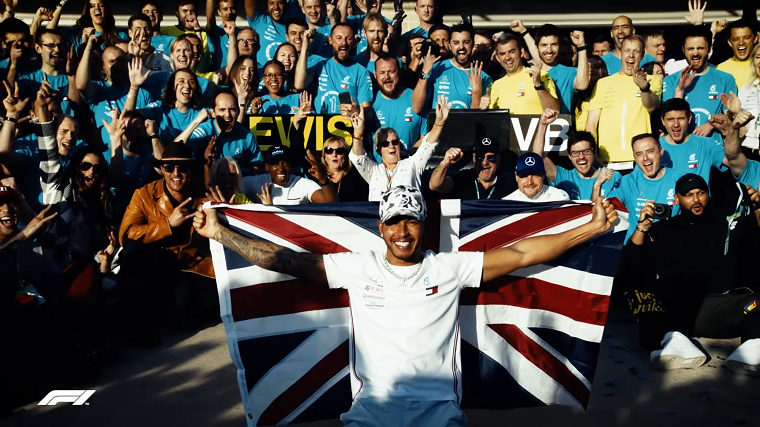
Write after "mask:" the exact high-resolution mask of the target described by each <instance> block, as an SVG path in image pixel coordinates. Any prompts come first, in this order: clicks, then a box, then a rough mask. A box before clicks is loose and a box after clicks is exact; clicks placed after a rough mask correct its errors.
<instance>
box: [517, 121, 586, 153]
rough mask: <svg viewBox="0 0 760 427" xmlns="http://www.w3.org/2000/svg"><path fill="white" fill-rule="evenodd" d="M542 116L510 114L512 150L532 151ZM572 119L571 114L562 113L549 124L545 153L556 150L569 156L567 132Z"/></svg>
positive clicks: (518, 151) (519, 151) (520, 151)
mask: <svg viewBox="0 0 760 427" xmlns="http://www.w3.org/2000/svg"><path fill="white" fill-rule="evenodd" d="M540 118H541V116H537V115H532V114H531V115H527V114H511V115H510V118H509V119H510V124H511V126H510V129H511V132H510V135H509V148H510V150H512V151H514V152H515V153H524V152H526V151H530V146H531V144H532V143H533V136H535V135H536V129H537V128H538V121H539V119H540ZM572 120H573V119H572V117H571V116H570V115H569V114H561V115H559V116H557V118H556V119H554V122H552V123H551V124H550V125H549V127H548V128H547V129H546V138H545V139H544V152H545V153H549V152H554V153H558V154H561V155H563V156H567V133H568V132H569V131H570V125H571V124H572Z"/></svg>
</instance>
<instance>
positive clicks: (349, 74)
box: [314, 58, 372, 114]
mask: <svg viewBox="0 0 760 427" xmlns="http://www.w3.org/2000/svg"><path fill="white" fill-rule="evenodd" d="M314 70H315V75H317V72H318V75H319V79H318V85H317V97H316V99H315V100H314V106H315V108H316V110H317V112H318V113H319V114H340V109H339V108H338V105H340V100H339V98H338V95H339V94H340V93H342V92H348V93H350V94H351V97H352V98H353V99H354V101H356V103H357V104H358V105H361V104H362V103H363V102H372V78H371V77H370V75H369V71H367V69H366V68H364V67H362V66H361V65H359V64H357V63H356V62H354V61H353V60H349V61H348V62H347V63H346V65H343V64H339V63H338V62H337V61H335V60H334V59H333V58H330V59H324V60H322V61H320V62H318V63H317V64H316V65H315V66H314Z"/></svg>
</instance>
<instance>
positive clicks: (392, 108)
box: [368, 88, 435, 163]
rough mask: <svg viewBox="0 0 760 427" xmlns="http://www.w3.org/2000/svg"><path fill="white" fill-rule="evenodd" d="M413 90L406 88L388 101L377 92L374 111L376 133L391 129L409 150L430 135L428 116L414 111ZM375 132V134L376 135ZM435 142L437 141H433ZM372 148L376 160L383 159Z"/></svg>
mask: <svg viewBox="0 0 760 427" xmlns="http://www.w3.org/2000/svg"><path fill="white" fill-rule="evenodd" d="M412 93H414V91H413V90H411V89H409V88H405V89H404V92H402V93H401V96H399V97H398V98H397V99H388V98H386V97H385V96H383V94H382V93H381V92H379V91H378V92H377V96H375V102H373V103H372V109H373V110H374V111H375V117H376V119H377V120H376V125H375V129H374V132H377V130H378V129H379V128H381V127H390V128H393V130H395V131H396V133H397V134H398V138H399V139H400V140H401V143H402V144H403V145H404V148H406V149H407V150H408V149H409V148H411V147H412V146H413V145H414V144H415V143H416V142H417V140H419V139H420V137H421V136H422V135H427V133H428V130H427V128H428V121H427V116H426V115H420V114H417V113H415V112H414V111H412V107H411V105H412ZM374 132H373V134H374ZM433 142H435V141H433ZM374 148H375V147H372V150H368V152H370V151H371V152H372V153H375V160H377V161H378V163H379V162H381V161H382V158H381V157H380V155H379V154H377V152H376V151H375V149H374Z"/></svg>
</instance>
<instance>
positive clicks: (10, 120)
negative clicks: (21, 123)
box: [3, 116, 18, 123]
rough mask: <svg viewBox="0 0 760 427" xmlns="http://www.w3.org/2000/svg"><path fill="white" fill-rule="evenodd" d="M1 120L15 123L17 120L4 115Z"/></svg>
mask: <svg viewBox="0 0 760 427" xmlns="http://www.w3.org/2000/svg"><path fill="white" fill-rule="evenodd" d="M3 121H4V122H11V123H16V122H18V118H16V117H8V116H6V117H3Z"/></svg>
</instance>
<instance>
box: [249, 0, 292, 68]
mask: <svg viewBox="0 0 760 427" xmlns="http://www.w3.org/2000/svg"><path fill="white" fill-rule="evenodd" d="M263 6H264V9H263V11H261V12H256V15H255V16H254V17H253V19H250V18H249V19H248V25H250V26H251V28H253V29H254V31H256V34H258V35H259V41H260V43H261V47H260V48H259V51H258V52H257V53H256V63H258V64H259V67H262V66H263V65H264V64H265V63H266V62H267V61H271V60H272V59H274V53H275V51H277V48H278V47H279V46H280V45H281V44H283V43H287V41H288V39H287V38H286V37H285V35H286V34H287V28H286V27H285V25H284V24H285V23H287V22H288V21H289V20H290V19H292V18H294V17H296V16H298V15H301V16H303V14H302V13H301V11H300V10H299V6H298V2H297V1H295V0H288V2H287V4H286V5H285V10H284V13H283V17H282V19H281V20H280V21H281V22H282V23H280V22H274V21H273V20H272V18H271V17H270V16H269V13H267V11H266V9H265V7H266V4H264V5H263Z"/></svg>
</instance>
